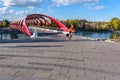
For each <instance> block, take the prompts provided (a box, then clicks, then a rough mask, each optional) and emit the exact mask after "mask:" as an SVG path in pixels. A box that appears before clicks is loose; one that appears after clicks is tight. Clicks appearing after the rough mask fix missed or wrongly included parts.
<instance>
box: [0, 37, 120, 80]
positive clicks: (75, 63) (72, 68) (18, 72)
mask: <svg viewBox="0 0 120 80" xmlns="http://www.w3.org/2000/svg"><path fill="white" fill-rule="evenodd" d="M0 80H120V44H119V43H109V42H105V41H95V40H94V41H93V40H88V39H83V38H81V37H74V39H73V40H71V41H68V40H67V39H66V38H65V37H55V36H52V37H51V36H49V37H42V38H38V39H25V40H13V41H0Z"/></svg>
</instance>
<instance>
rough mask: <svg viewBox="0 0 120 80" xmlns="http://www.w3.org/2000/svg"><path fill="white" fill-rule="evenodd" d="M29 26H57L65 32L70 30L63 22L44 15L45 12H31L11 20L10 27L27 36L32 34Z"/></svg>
mask: <svg viewBox="0 0 120 80" xmlns="http://www.w3.org/2000/svg"><path fill="white" fill-rule="evenodd" d="M28 26H35V27H38V28H40V27H44V28H46V27H48V28H50V26H51V27H52V26H56V28H58V29H61V30H62V31H63V32H68V31H69V30H68V28H67V27H66V26H65V25H64V24H62V23H61V22H60V21H58V20H57V19H55V18H53V17H50V16H47V15H44V14H31V15H28V16H26V17H25V18H23V19H20V20H15V21H13V22H11V24H10V26H9V28H10V29H17V30H19V31H21V32H22V33H24V34H26V35H27V36H29V37H30V36H31V33H30V31H29V29H28Z"/></svg>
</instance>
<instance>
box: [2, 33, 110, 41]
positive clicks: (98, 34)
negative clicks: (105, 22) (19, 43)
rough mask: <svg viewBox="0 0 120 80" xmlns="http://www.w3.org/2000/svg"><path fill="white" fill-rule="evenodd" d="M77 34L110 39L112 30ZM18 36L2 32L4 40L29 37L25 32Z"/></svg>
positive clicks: (78, 34)
mask: <svg viewBox="0 0 120 80" xmlns="http://www.w3.org/2000/svg"><path fill="white" fill-rule="evenodd" d="M75 35H77V36H83V37H89V38H96V39H109V38H110V36H111V35H112V32H92V31H78V32H76V34H75ZM16 36H17V37H16ZM16 36H12V35H11V34H2V40H10V39H21V38H27V36H26V35H24V34H16ZM0 39H1V35H0Z"/></svg>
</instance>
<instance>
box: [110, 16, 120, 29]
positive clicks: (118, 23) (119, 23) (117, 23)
mask: <svg viewBox="0 0 120 80" xmlns="http://www.w3.org/2000/svg"><path fill="white" fill-rule="evenodd" d="M110 25H111V26H112V29H113V30H118V29H119V27H120V19H119V18H116V17H114V18H112V19H111V20H110Z"/></svg>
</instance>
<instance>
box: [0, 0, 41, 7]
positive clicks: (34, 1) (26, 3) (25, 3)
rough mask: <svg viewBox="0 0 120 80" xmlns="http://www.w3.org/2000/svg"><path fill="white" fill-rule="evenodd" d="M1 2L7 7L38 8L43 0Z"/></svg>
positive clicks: (3, 0) (8, 0) (7, 0)
mask: <svg viewBox="0 0 120 80" xmlns="http://www.w3.org/2000/svg"><path fill="white" fill-rule="evenodd" d="M1 2H2V3H3V5H4V6H7V7H12V6H14V7H19V6H20V7H22V6H23V7H29V6H38V5H39V3H40V2H41V0H1Z"/></svg>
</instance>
